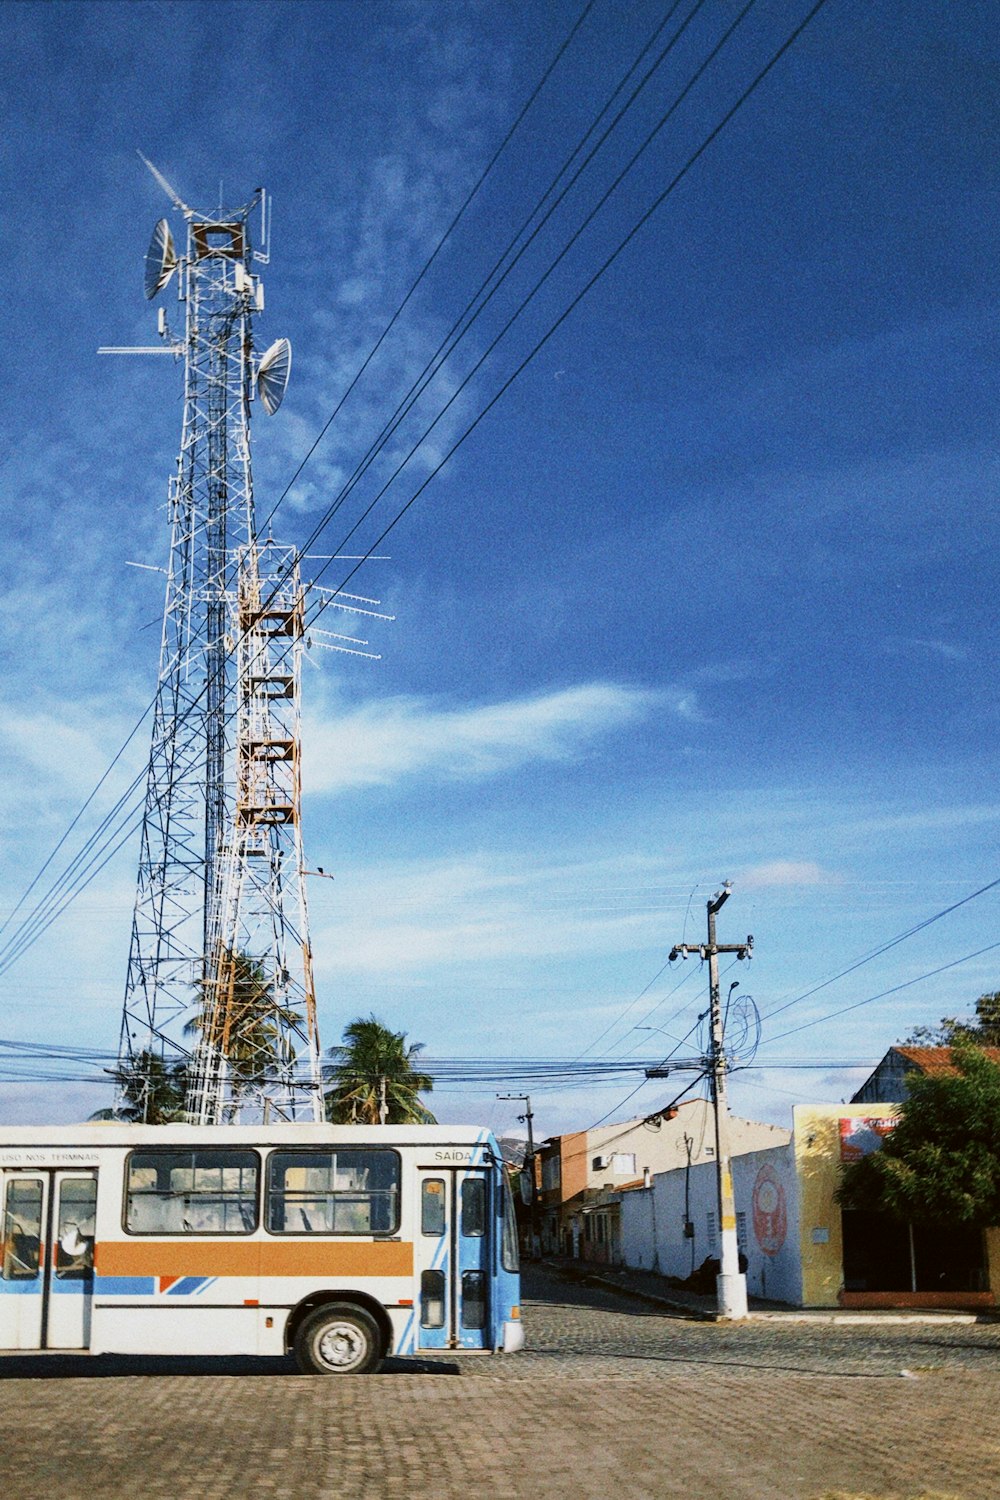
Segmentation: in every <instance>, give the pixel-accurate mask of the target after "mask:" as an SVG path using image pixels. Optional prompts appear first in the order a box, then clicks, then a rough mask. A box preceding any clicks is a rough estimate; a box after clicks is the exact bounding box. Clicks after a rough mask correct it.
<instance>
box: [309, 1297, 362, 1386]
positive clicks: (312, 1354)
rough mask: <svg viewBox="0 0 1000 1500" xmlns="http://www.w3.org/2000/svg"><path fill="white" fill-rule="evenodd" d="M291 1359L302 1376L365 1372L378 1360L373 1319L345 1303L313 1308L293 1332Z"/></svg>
mask: <svg viewBox="0 0 1000 1500" xmlns="http://www.w3.org/2000/svg"><path fill="white" fill-rule="evenodd" d="M295 1358H296V1361H297V1363H298V1366H299V1369H300V1370H301V1371H302V1372H303V1374H306V1375H366V1374H368V1373H369V1372H370V1371H371V1370H374V1369H377V1367H378V1366H379V1365H380V1364H381V1362H382V1340H381V1336H380V1334H379V1331H378V1326H377V1325H376V1322H375V1319H374V1318H373V1317H372V1315H371V1314H370V1313H368V1312H366V1311H365V1309H364V1308H363V1307H356V1306H354V1305H353V1304H352V1303H347V1302H328V1303H326V1304H325V1305H324V1306H323V1307H317V1308H314V1310H313V1311H312V1312H311V1313H309V1315H308V1317H306V1318H303V1320H302V1323H301V1325H300V1327H299V1330H298V1332H297V1333H296V1335H295Z"/></svg>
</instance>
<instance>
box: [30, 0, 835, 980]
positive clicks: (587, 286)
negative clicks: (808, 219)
mask: <svg viewBox="0 0 1000 1500" xmlns="http://www.w3.org/2000/svg"><path fill="white" fill-rule="evenodd" d="M753 3H754V0H748V4H747V5H746V6H745V7H744V9H743V11H741V12H740V14H739V16H738V17H737V19H736V21H734V22H733V23H732V24H731V26H730V27H729V28H727V30H726V32H725V33H724V35H723V37H722V39H721V41H720V42H719V43H717V44H716V45H715V47H714V48H713V49H712V50H711V52H710V53H709V55H708V57H707V58H706V59H705V60H704V61H703V62H702V64H701V65H700V66H699V68H698V69H697V70H696V72H695V74H694V75H693V76H692V78H691V79H690V80H689V81H688V83H687V84H686V85H685V87H684V89H683V90H682V93H681V95H680V96H679V97H678V98H677V99H676V100H675V101H674V104H673V105H672V106H671V107H670V110H669V111H668V113H667V115H666V116H665V117H663V118H662V119H661V121H660V122H659V124H658V125H657V126H656V127H655V129H654V131H653V133H652V135H655V134H656V133H657V131H658V130H659V129H660V128H662V124H663V123H665V119H666V118H668V117H669V114H671V113H673V111H674V110H675V109H676V108H677V106H678V104H679V103H680V102H681V100H682V99H683V98H684V97H685V96H686V94H687V93H689V92H690V90H691V88H692V87H693V86H694V84H695V83H696V82H697V81H698V79H700V77H701V76H702V75H703V73H704V72H705V70H706V68H707V67H708V66H709V64H710V63H711V61H712V60H713V59H714V57H715V56H716V55H717V54H718V52H719V50H720V49H721V47H722V46H723V45H724V44H725V42H726V41H727V40H728V38H729V36H731V35H732V32H733V31H734V30H735V28H736V26H737V25H739V23H740V22H741V21H742V19H743V17H744V16H745V14H746V13H747V11H748V10H749V9H750V7H751V5H752V4H753ZM824 4H825V0H815V3H814V4H813V5H812V7H811V8H810V10H809V11H808V12H807V13H806V15H805V17H804V18H803V19H802V20H801V21H800V22H799V24H798V25H797V26H796V27H795V28H794V29H793V30H792V31H791V32H790V33H789V35H788V36H787V37H786V38H785V40H784V41H783V42H782V43H781V45H780V46H779V47H778V48H777V50H776V51H775V52H774V53H773V54H772V56H771V58H770V59H769V60H768V62H767V63H765V64H764V66H763V67H762V68H761V69H759V70H758V72H757V73H756V75H755V76H754V78H753V79H752V80H751V82H750V84H749V85H748V86H747V87H746V88H745V89H744V90H743V92H742V93H741V94H740V95H739V97H738V98H737V100H736V102H735V103H734V104H733V105H732V106H731V107H730V108H729V109H728V110H727V111H726V113H725V114H724V115H723V117H722V118H721V120H720V121H719V122H718V123H717V124H716V125H715V126H714V127H713V129H712V130H710V131H709V132H708V134H707V135H706V136H705V137H704V138H703V139H702V141H701V143H700V145H699V146H698V147H697V148H696V149H695V150H694V151H693V152H692V153H691V154H690V155H689V156H688V158H687V159H686V161H685V163H684V165H683V166H682V167H681V168H680V169H679V170H678V171H677V172H676V173H675V174H674V176H673V177H672V178H671V179H670V181H669V182H668V184H667V186H666V187H665V188H664V189H663V190H662V191H661V192H660V193H659V194H658V195H657V196H656V197H655V198H654V199H653V201H652V202H651V203H650V205H649V206H648V207H647V209H646V210H645V212H644V213H643V214H642V215H641V216H640V217H639V218H638V219H637V220H636V221H635V223H634V224H633V225H632V227H631V229H630V230H629V231H628V232H627V233H626V234H625V236H624V237H623V238H622V239H621V240H620V241H619V243H618V244H617V246H616V247H615V249H614V250H612V251H611V253H610V254H609V255H608V256H606V257H605V259H604V260H603V261H602V263H601V264H600V265H599V267H598V269H597V270H596V271H595V272H594V273H593V274H592V275H591V276H590V278H589V279H588V280H587V281H586V282H585V283H584V285H583V286H582V287H581V288H580V289H579V291H578V292H577V293H576V294H575V295H574V296H573V297H572V299H571V301H570V302H569V304H568V306H566V307H565V308H564V310H563V311H562V312H561V313H560V314H559V316H558V317H557V318H556V319H555V321H554V322H553V323H552V324H551V325H550V327H549V328H548V330H547V331H546V332H545V333H544V334H543V335H542V337H541V338H540V339H539V340H538V341H537V342H536V343H535V344H534V345H533V347H532V348H531V350H530V351H529V353H528V354H527V355H526V356H525V357H524V358H523V359H522V360H521V361H520V363H519V364H518V365H517V366H516V368H515V369H514V371H513V372H512V373H511V374H510V375H509V376H508V377H507V378H506V379H505V380H504V381H503V383H502V384H501V386H500V388H499V389H498V390H497V391H496V392H495V394H494V395H493V396H492V397H491V399H490V400H489V401H488V402H487V404H486V405H485V406H484V407H483V408H482V409H481V410H480V412H479V414H478V415H477V416H476V417H475V418H474V419H473V421H472V422H471V423H470V424H469V425H468V426H467V427H466V428H465V430H464V432H463V433H462V434H461V435H460V437H459V438H458V439H457V440H456V441H455V442H454V443H453V444H452V445H451V447H450V448H449V450H448V452H447V453H446V454H445V456H444V458H442V459H441V460H440V461H439V462H438V463H437V464H436V465H435V466H434V468H433V469H432V470H431V471H430V473H429V474H428V475H427V476H426V477H425V479H424V480H423V481H422V483H421V484H420V485H419V486H418V487H417V489H416V490H415V491H414V493H413V494H412V495H411V496H410V498H409V499H408V500H407V501H406V502H405V504H404V505H403V506H402V507H401V508H400V509H399V510H398V511H397V513H396V515H395V517H394V518H393V519H392V521H390V523H389V524H388V526H386V527H385V529H384V530H383V531H382V533H381V534H380V536H379V537H378V538H377V539H376V541H375V542H374V543H373V544H372V546H371V547H369V548H368V550H367V551H366V552H365V553H364V555H363V557H362V558H361V560H360V561H359V562H357V563H355V565H354V567H353V568H351V569H350V571H349V572H348V574H347V575H346V577H345V578H344V579H342V581H341V583H340V584H339V585H338V587H337V589H336V590H334V595H336V594H337V593H339V592H341V591H342V590H343V588H344V587H345V585H346V584H347V583H348V582H349V581H350V579H351V578H353V576H354V575H355V574H356V573H357V572H358V570H359V568H360V567H361V566H362V565H363V562H364V561H367V559H368V558H369V557H370V556H371V555H372V553H373V552H375V551H376V550H377V549H378V547H379V546H380V545H381V543H382V542H383V541H384V540H385V538H386V537H387V536H388V535H389V533H390V532H391V531H392V530H393V529H394V527H395V526H396V525H397V524H398V523H399V521H400V520H401V519H402V517H403V516H404V515H405V514H406V513H407V512H408V511H409V509H410V508H411V506H412V505H414V504H415V502H416V501H417V499H419V497H420V496H421V495H422V494H423V492H424V490H425V489H426V488H427V486H428V485H429V484H430V483H431V481H432V480H433V479H434V478H435V477H436V476H437V474H438V473H440V471H441V469H442V468H443V467H444V465H445V464H446V463H447V462H448V461H449V460H450V458H451V457H452V456H453V455H454V454H455V452H457V450H458V449H459V448H460V447H461V446H462V444H463V443H464V442H465V441H466V440H467V439H468V438H469V437H470V436H471V434H472V433H473V432H474V431H475V430H476V428H477V427H478V426H479V424H480V422H482V421H483V419H484V418H485V417H486V416H487V414H488V413H489V412H490V411H491V410H492V409H493V407H494V406H495V405H496V404H497V403H498V402H499V401H500V399H501V398H502V397H503V396H504V395H505V394H506V392H507V390H508V389H509V388H510V386H511V385H512V384H513V383H514V381H515V380H516V379H517V378H518V377H519V376H520V375H521V374H522V373H523V371H524V370H525V369H526V368H527V366H528V365H529V364H530V363H531V361H532V360H533V359H534V358H535V356H536V355H537V354H538V353H539V352H540V351H541V349H542V348H544V347H545V345H546V344H547V343H548V342H549V340H550V339H551V338H552V337H553V335H554V334H555V333H556V332H557V330H558V329H559V328H560V327H561V326H562V324H563V323H564V322H565V321H566V319H567V318H568V317H569V316H570V314H571V313H572V312H573V311H574V310H575V308H576V307H577V306H578V305H579V304H580V302H582V301H583V299H584V297H586V295H587V294H588V293H589V292H590V290H591V289H592V288H593V287H594V286H595V285H596V284H597V282H598V281H599V280H600V279H601V277H602V276H603V275H604V274H605V273H606V272H607V271H608V270H609V269H610V268H611V266H612V265H613V264H614V263H615V262H616V261H617V259H618V257H619V256H620V255H621V254H622V253H623V251H624V250H625V249H626V247H627V246H628V245H629V244H630V243H631V242H632V240H633V239H634V238H635V236H636V235H637V234H638V233H639V231H640V230H641V229H642V228H643V227H644V226H645V225H646V223H648V221H649V220H650V219H651V218H652V216H653V215H654V214H655V213H656V212H657V210H658V209H659V208H660V207H661V206H662V204H663V203H664V202H665V201H666V200H667V199H668V198H669V197H670V195H671V194H672V193H673V192H674V191H675V190H676V188H677V187H678V186H679V185H680V183H681V182H682V181H683V180H684V178H685V177H686V176H687V175H688V173H689V172H690V171H691V169H692V167H693V166H694V165H695V163H696V162H697V161H698V160H699V159H700V157H701V156H702V155H703V154H704V152H705V151H706V150H707V149H708V147H709V146H710V145H711V144H712V143H713V142H714V141H715V140H716V139H717V138H718V136H719V135H720V134H721V133H722V131H723V130H724V129H725V128H726V126H727V125H728V124H729V123H730V121H731V120H732V119H733V118H734V117H735V115H736V114H737V113H738V112H739V110H740V109H742V108H743V106H744V105H745V104H746V103H747V102H748V100H749V99H750V98H751V96H752V95H753V94H754V93H755V92H756V90H757V88H759V86H760V85H761V83H763V81H764V80H765V78H767V76H768V75H769V74H770V72H771V71H772V69H773V68H774V67H775V66H776V64H777V63H778V62H779V61H780V59H781V58H782V57H783V56H784V54H785V53H786V52H787V51H788V50H789V48H790V47H791V46H792V45H793V44H794V43H795V41H796V40H797V39H798V37H799V36H800V35H801V34H802V32H803V31H804V30H805V29H806V27H807V26H808V25H809V24H810V23H811V21H812V20H813V18H814V17H815V16H816V14H817V13H818V12H819V11H820V10H821V9H822V7H823V5H824ZM652 135H651V136H650V137H647V141H646V142H645V143H644V145H643V146H642V147H640V149H639V152H638V153H636V154H635V155H634V156H633V158H632V159H631V162H630V163H629V166H628V167H626V168H625V169H624V171H623V172H622V173H620V174H619V176H618V177H617V178H616V180H615V182H614V183H613V184H612V186H611V188H610V189H608V191H607V192H606V193H605V194H604V195H603V197H602V198H601V200H600V201H599V203H598V205H597V208H595V209H594V210H593V211H592V212H591V214H590V215H588V217H587V219H585V221H584V223H583V225H581V226H580V228H579V229H578V230H577V231H576V232H575V234H574V236H573V237H572V239H571V240H570V241H569V244H568V245H567V246H565V247H564V249H563V250H562V251H561V252H560V254H559V256H558V257H557V259H556V260H555V261H554V262H553V263H552V265H551V266H550V267H549V270H548V271H547V272H546V273H545V275H544V276H543V277H542V279H541V280H540V281H539V282H537V283H536V286H535V288H533V290H532V292H531V293H530V294H529V297H528V298H525V299H524V301H523V302H522V304H521V306H520V307H519V308H518V309H517V311H516V312H515V313H514V315H513V316H512V318H511V319H510V320H509V321H508V323H507V324H506V325H505V327H504V328H503V329H502V330H501V332H500V334H499V335H498V336H497V338H496V339H494V340H493V342H492V344H491V345H490V346H489V349H488V350H487V351H486V355H484V356H483V359H485V358H486V357H488V355H489V354H490V353H491V352H492V350H493V348H495V347H496V344H497V343H498V342H499V339H500V338H502V337H503V336H504V334H505V333H506V331H507V329H508V328H509V327H510V326H511V324H512V323H513V322H514V321H515V319H516V318H517V317H518V316H520V313H521V312H522V311H523V309H524V307H525V306H526V305H527V303H528V301H529V300H530V298H531V297H532V296H534V293H535V291H537V290H538V288H539V287H540V286H541V284H542V282H543V281H544V280H546V279H547V278H548V276H549V275H550V274H551V272H552V270H554V268H555V266H556V265H557V264H558V263H559V261H560V260H561V259H562V258H563V257H564V256H565V254H566V253H567V251H568V249H569V248H570V246H571V245H572V244H573V243H575V240H576V239H577V238H578V237H579V235H580V233H582V231H583V229H584V228H585V227H586V226H587V224H589V223H590V222H591V220H592V219H593V217H594V215H595V214H596V212H598V211H599V209H600V207H601V206H603V203H604V202H605V201H606V200H607V197H608V196H609V195H610V193H611V192H612V191H614V189H615V188H616V187H617V185H618V184H619V183H620V181H621V180H622V178H623V177H624V175H625V173H626V172H627V171H628V170H630V169H631V166H632V165H634V162H635V161H636V160H637V159H638V155H641V152H642V151H643V150H644V149H645V146H646V145H647V144H648V143H649V141H650V140H651V139H652ZM483 359H480V360H479V361H477V363H476V365H475V366H474V367H473V370H472V371H471V372H470V374H469V375H468V376H467V377H466V379H465V380H464V381H463V382H462V385H461V386H460V387H459V391H460V390H461V389H462V388H464V385H465V384H467V383H468V380H469V379H471V378H472V375H474V374H475V373H476V372H477V371H478V369H479V368H480V367H481V365H482V363H483ZM458 393H459V392H455V393H454V394H453V395H452V396H451V397H450V398H449V400H448V401H447V402H446V403H445V405H444V407H443V408H442V410H441V412H439V414H438V416H437V417H436V418H435V419H434V422H433V423H431V425H430V427H428V428H427V429H426V431H425V432H424V434H423V436H422V437H421V439H420V440H419V442H418V443H417V445H416V446H415V447H414V448H413V449H411V451H410V454H408V455H407V458H406V459H405V460H404V464H405V463H406V462H408V461H409V458H410V457H412V455H413V453H414V452H415V451H416V448H417V447H419V446H420V445H421V444H422V443H423V442H424V441H425V440H426V438H427V437H428V436H429V434H430V432H431V431H432V430H433V428H434V426H436V425H437V423H438V422H439V421H440V420H441V417H442V416H443V415H444V414H445V412H446V411H447V410H448V409H449V408H450V407H451V405H452V404H453V403H454V401H455V399H456V398H457V395H458ZM402 467H403V465H400V466H399V469H397V470H396V472H395V473H394V474H393V475H392V476H391V478H390V480H389V482H388V483H391V482H392V479H394V478H395V477H396V474H398V473H399V471H400V469H401V468H402ZM388 483H387V484H386V485H385V486H384V487H383V489H382V490H381V491H380V492H379V493H378V494H377V495H376V496H375V498H374V500H373V501H372V502H371V503H370V504H369V506H368V507H367V509H366V510H365V511H364V512H363V514H362V516H361V517H360V518H359V520H358V521H356V522H355V524H354V525H353V526H352V527H351V529H350V530H349V532H348V533H347V538H346V539H345V540H350V538H351V537H352V536H353V535H354V533H355V531H356V530H357V529H358V527H359V526H360V525H361V524H362V522H363V521H364V520H365V519H366V518H367V517H368V515H369V514H370V513H371V511H372V510H373V509H374V506H375V505H376V504H377V503H378V501H379V500H380V499H381V498H382V497H383V495H384V494H385V490H386V489H387V488H388ZM326 524H327V521H325V520H324V521H323V522H322V523H321V527H320V529H322V527H323V526H325V525H326ZM318 534H319V533H318V532H317V531H314V532H313V534H312V536H311V538H310V540H309V542H307V543H306V547H305V548H304V549H302V550H303V551H304V550H306V549H307V548H308V546H310V545H312V542H313V541H315V539H316V536H317V535H318ZM342 545H343V544H342ZM338 550H339V549H338ZM297 556H301V552H299V553H297ZM327 567H329V562H328V563H327V564H325V565H324V567H323V568H322V569H321V570H320V574H319V575H317V576H322V574H323V572H325V571H326V568H327ZM330 602H332V601H328V602H325V603H323V604H321V605H320V606H319V608H318V610H317V611H316V613H315V615H314V616H313V617H312V622H314V621H315V619H316V618H318V617H319V616H320V615H321V614H322V612H323V610H324V609H326V608H328V607H329V604H330ZM312 622H311V623H312ZM206 687H207V684H206ZM202 691H203V692H204V691H205V689H203V690H202ZM147 711H148V710H147ZM101 867H103V866H101ZM94 873H96V871H95V872H94ZM89 878H93V876H92V875H91V876H90V877H89ZM87 883H89V879H88V881H86V882H84V885H85V884H87ZM82 888H83V886H82V885H81V886H80V887H79V889H82ZM79 889H78V890H76V891H74V892H73V895H75V894H78V893H79ZM70 899H73V896H71V897H70ZM67 904H68V903H67ZM64 909H65V907H61V908H60V910H59V913H57V914H61V911H62V910H64ZM51 920H54V918H52V919H51ZM48 925H50V923H49V921H46V922H45V924H44V925H43V926H42V927H41V928H40V930H39V931H36V932H35V933H34V934H33V935H32V938H31V941H32V942H33V941H35V939H36V938H37V936H39V935H40V932H41V931H44V930H45V928H46V927H47V926H48ZM19 951H23V949H22V950H19Z"/></svg>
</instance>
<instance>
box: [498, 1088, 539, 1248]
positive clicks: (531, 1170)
mask: <svg viewBox="0 0 1000 1500" xmlns="http://www.w3.org/2000/svg"><path fill="white" fill-rule="evenodd" d="M497 1098H498V1099H520V1100H522V1101H523V1103H524V1114H523V1115H518V1117H517V1118H518V1121H519V1122H520V1123H521V1124H522V1125H527V1127H528V1155H527V1168H528V1181H529V1182H530V1184H531V1202H530V1203H529V1205H528V1206H529V1209H530V1212H531V1254H532V1256H533V1257H535V1258H536V1259H537V1257H538V1256H539V1255H540V1254H541V1234H540V1233H539V1229H538V1192H537V1189H536V1186H535V1135H534V1131H533V1130H532V1121H533V1120H534V1118H535V1117H534V1115H533V1114H532V1112H531V1095H530V1094H497Z"/></svg>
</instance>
